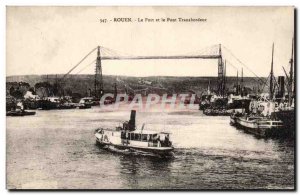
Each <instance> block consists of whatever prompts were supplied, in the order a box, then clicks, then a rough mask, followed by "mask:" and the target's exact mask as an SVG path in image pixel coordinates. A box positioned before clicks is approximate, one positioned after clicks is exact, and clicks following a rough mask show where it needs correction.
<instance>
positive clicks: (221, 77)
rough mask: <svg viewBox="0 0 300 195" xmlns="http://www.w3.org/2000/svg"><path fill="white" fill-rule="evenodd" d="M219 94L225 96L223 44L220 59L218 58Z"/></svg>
mask: <svg viewBox="0 0 300 195" xmlns="http://www.w3.org/2000/svg"><path fill="white" fill-rule="evenodd" d="M217 90H218V91H217V94H218V95H220V96H224V63H223V59H222V49H221V44H219V59H218V88H217Z"/></svg>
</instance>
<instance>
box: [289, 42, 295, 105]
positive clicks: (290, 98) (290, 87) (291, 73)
mask: <svg viewBox="0 0 300 195" xmlns="http://www.w3.org/2000/svg"><path fill="white" fill-rule="evenodd" d="M293 63H294V38H293V40H292V56H291V60H290V64H291V68H290V79H289V94H288V95H289V106H290V105H291V104H292V97H291V96H292V95H295V94H294V93H295V88H294V90H293V80H294V79H293V77H294V71H293V68H294V67H293V66H294V64H293ZM294 87H295V85H294Z"/></svg>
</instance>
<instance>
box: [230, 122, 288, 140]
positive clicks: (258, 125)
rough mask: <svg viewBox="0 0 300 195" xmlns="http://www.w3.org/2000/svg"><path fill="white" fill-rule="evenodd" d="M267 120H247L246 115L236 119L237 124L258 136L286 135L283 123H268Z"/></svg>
mask: <svg viewBox="0 0 300 195" xmlns="http://www.w3.org/2000/svg"><path fill="white" fill-rule="evenodd" d="M266 122H269V121H267V120H260V119H257V120H252V121H247V120H246V119H245V118H244V117H238V118H237V120H236V123H235V124H236V126H237V127H238V128H241V129H244V130H245V131H246V132H248V133H251V134H254V135H255V136H258V137H265V138H269V137H285V136H286V135H285V131H284V128H283V126H282V125H278V126H275V125H267V124H264V123H266Z"/></svg>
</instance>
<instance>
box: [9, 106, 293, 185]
mask: <svg viewBox="0 0 300 195" xmlns="http://www.w3.org/2000/svg"><path fill="white" fill-rule="evenodd" d="M36 112H37V114H36V115H35V116H26V117H7V119H6V122H7V130H6V131H7V136H6V137H7V138H6V144H7V145H6V150H7V187H8V188H10V189H15V188H18V189H20V188H24V189H26V188H30V189H32V188H43V189H57V188H58V189H293V188H294V179H295V178H294V143H293V141H280V140H272V139H258V138H256V137H254V136H253V135H251V134H247V133H245V132H244V131H242V130H237V129H236V128H235V127H232V126H230V125H229V117H223V116H205V115H203V114H202V112H200V111H198V110H191V111H178V110H173V111H168V112H156V111H148V112H137V125H138V127H139V126H141V125H142V124H143V123H145V124H146V126H145V128H146V129H149V130H150V129H151V130H156V131H161V130H164V131H169V132H171V133H172V135H171V140H172V141H173V144H174V146H175V148H176V149H175V151H174V156H173V158H169V159H161V158H157V157H149V156H140V155H127V154H122V153H119V152H111V151H108V150H104V149H101V148H99V147H98V146H97V145H96V144H95V137H94V129H96V128H98V127H104V128H114V127H115V126H117V125H118V124H119V123H121V122H122V121H125V120H128V119H129V116H130V112H129V111H105V110H102V109H101V108H99V107H94V108H92V109H86V110H78V109H73V110H50V111H42V110H38V111H36Z"/></svg>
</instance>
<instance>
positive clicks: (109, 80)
mask: <svg viewBox="0 0 300 195" xmlns="http://www.w3.org/2000/svg"><path fill="white" fill-rule="evenodd" d="M62 76H63V75H23V76H8V77H6V82H26V83H29V84H30V86H31V87H34V85H35V84H36V83H39V82H49V83H51V84H54V83H55V82H56V81H58V82H59V83H60V84H61V86H63V88H64V90H66V91H71V92H72V93H79V94H81V95H83V96H84V95H86V94H87V92H88V90H89V89H91V90H93V89H94V75H69V76H67V77H66V78H65V79H64V82H61V78H62ZM262 79H264V80H265V79H266V78H262ZM256 80H257V79H255V78H253V77H246V78H244V86H246V87H247V88H249V89H255V90H256V89H257V87H258V85H259V84H258V82H256ZM103 81H104V90H105V92H113V91H114V83H116V85H117V89H118V91H119V92H122V91H127V92H130V91H133V90H134V91H140V92H143V89H144V90H145V89H147V90H148V93H149V92H151V93H159V94H160V93H166V92H167V93H184V92H190V91H193V92H195V93H196V94H199V95H200V94H201V93H203V92H204V91H206V90H207V86H208V83H209V82H210V85H211V89H216V87H217V77H169V76H159V77H155V76H151V77H127V76H112V75H104V76H103ZM235 83H236V78H235V77H227V85H226V88H227V89H228V90H233V87H234V85H235ZM262 87H263V85H262V84H261V85H260V89H262ZM264 91H267V88H266V87H265V89H264Z"/></svg>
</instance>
